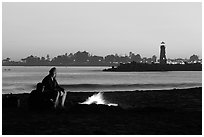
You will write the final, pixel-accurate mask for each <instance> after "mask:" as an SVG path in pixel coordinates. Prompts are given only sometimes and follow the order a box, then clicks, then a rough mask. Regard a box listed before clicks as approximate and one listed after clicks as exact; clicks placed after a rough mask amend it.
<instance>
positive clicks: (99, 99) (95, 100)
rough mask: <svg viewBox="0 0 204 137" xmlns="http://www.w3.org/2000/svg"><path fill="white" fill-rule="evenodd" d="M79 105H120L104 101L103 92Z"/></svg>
mask: <svg viewBox="0 0 204 137" xmlns="http://www.w3.org/2000/svg"><path fill="white" fill-rule="evenodd" d="M79 104H88V105H90V104H102V105H108V106H118V104H114V103H109V102H107V101H106V100H105V99H104V97H103V93H102V92H99V93H97V94H94V95H92V96H91V97H89V98H88V99H87V100H86V101H84V102H82V103H79Z"/></svg>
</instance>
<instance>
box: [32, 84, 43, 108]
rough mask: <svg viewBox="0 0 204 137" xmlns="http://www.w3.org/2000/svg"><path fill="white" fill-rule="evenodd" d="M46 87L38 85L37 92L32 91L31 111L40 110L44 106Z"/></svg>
mask: <svg viewBox="0 0 204 137" xmlns="http://www.w3.org/2000/svg"><path fill="white" fill-rule="evenodd" d="M43 91H44V86H43V84H42V83H38V84H37V87H36V90H33V91H31V93H30V96H29V107H30V108H31V109H40V108H42V107H43V105H44V96H43Z"/></svg>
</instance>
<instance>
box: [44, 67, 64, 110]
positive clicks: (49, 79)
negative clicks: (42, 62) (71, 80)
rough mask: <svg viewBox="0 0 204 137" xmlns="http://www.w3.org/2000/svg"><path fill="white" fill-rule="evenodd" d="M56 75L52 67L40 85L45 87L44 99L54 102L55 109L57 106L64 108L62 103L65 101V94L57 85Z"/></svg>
mask: <svg viewBox="0 0 204 137" xmlns="http://www.w3.org/2000/svg"><path fill="white" fill-rule="evenodd" d="M56 75H57V71H56V68H55V67H53V68H51V69H50V71H49V74H48V75H47V76H46V77H45V78H44V79H43V80H42V84H43V85H44V86H45V91H44V95H45V97H46V98H48V99H50V100H52V101H53V102H54V107H55V108H56V107H58V106H59V105H60V106H61V107H64V102H65V99H66V92H65V91H64V89H63V88H62V87H60V86H59V85H58V83H57V80H56ZM59 103H60V104H59Z"/></svg>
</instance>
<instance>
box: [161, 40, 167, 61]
mask: <svg viewBox="0 0 204 137" xmlns="http://www.w3.org/2000/svg"><path fill="white" fill-rule="evenodd" d="M160 64H166V51H165V43H164V42H163V41H162V42H161V46H160Z"/></svg>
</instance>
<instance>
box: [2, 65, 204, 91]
mask: <svg viewBox="0 0 204 137" xmlns="http://www.w3.org/2000/svg"><path fill="white" fill-rule="evenodd" d="M50 68H51V67H47V66H40V67H39V66H37V67H33V66H31V67H27V66H26V67H23V66H3V67H2V93H3V94H6V93H30V92H31V90H33V89H35V86H36V84H37V83H38V82H41V81H42V79H43V78H44V77H45V76H46V75H47V74H48V71H49V69H50ZM56 68H57V81H58V83H59V84H60V85H61V86H62V87H64V88H65V90H67V91H68V90H69V91H71V92H84V91H88V92H94V91H104V92H105V91H132V90H147V89H173V88H189V87H198V86H202V72H201V71H169V72H103V71H102V70H103V69H105V68H107V67H56Z"/></svg>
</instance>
